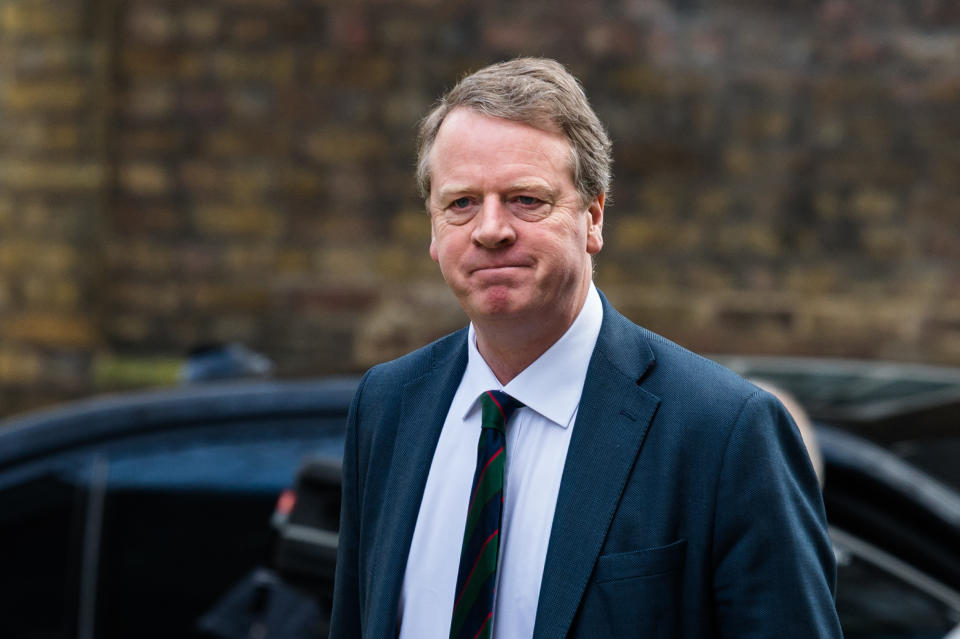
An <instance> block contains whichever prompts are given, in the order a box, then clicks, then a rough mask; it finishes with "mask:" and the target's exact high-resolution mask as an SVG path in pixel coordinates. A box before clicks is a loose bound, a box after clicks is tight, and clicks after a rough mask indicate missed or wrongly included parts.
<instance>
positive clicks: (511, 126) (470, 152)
mask: <svg viewBox="0 0 960 639" xmlns="http://www.w3.org/2000/svg"><path fill="white" fill-rule="evenodd" d="M430 170H431V178H432V182H433V183H434V186H438V185H437V184H436V183H437V182H438V181H444V180H448V179H462V178H463V177H465V175H464V174H465V173H466V174H472V175H473V177H476V174H477V173H478V172H480V173H482V175H483V176H484V177H486V178H494V177H498V176H499V177H503V176H505V175H507V174H518V173H519V174H522V173H524V172H529V173H531V174H536V175H539V176H541V177H544V178H548V177H550V178H553V179H554V180H560V181H564V182H568V183H569V184H570V185H571V186H572V179H573V152H572V149H571V146H570V143H569V141H568V140H567V138H566V136H564V135H563V134H562V133H560V132H556V131H546V130H543V129H540V128H537V127H534V126H532V125H529V124H525V123H523V122H516V121H513V120H506V119H503V118H496V117H492V116H488V115H484V114H482V113H478V112H476V111H473V110H472V109H468V108H464V107H458V108H456V109H454V110H452V111H451V112H450V113H449V114H448V115H447V117H446V118H444V120H443V123H442V124H441V125H440V128H439V130H438V131H437V136H436V139H435V140H434V143H433V147H432V148H431V150H430Z"/></svg>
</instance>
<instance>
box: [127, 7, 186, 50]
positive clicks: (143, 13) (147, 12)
mask: <svg viewBox="0 0 960 639" xmlns="http://www.w3.org/2000/svg"><path fill="white" fill-rule="evenodd" d="M125 14H126V23H125V25H124V27H125V29H124V31H125V35H127V37H129V38H130V39H131V40H133V41H135V42H137V43H141V44H166V43H168V42H171V41H172V40H174V39H175V38H176V37H177V34H178V32H179V21H178V20H177V18H176V16H175V15H174V13H173V11H172V9H171V8H170V7H169V6H165V5H164V4H162V3H159V2H155V3H149V2H134V3H132V4H131V5H130V6H129V8H128V10H127V11H126V12H125Z"/></svg>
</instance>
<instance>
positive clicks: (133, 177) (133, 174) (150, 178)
mask: <svg viewBox="0 0 960 639" xmlns="http://www.w3.org/2000/svg"><path fill="white" fill-rule="evenodd" d="M120 185H121V186H122V187H123V188H124V189H125V190H126V191H127V192H128V193H130V194H132V195H139V196H156V195H162V194H163V193H166V192H167V191H169V190H170V187H171V184H170V175H169V172H168V171H167V169H166V168H164V167H162V166H160V165H158V164H148V163H136V164H127V165H124V166H122V167H121V169H120Z"/></svg>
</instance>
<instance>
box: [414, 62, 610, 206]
mask: <svg viewBox="0 0 960 639" xmlns="http://www.w3.org/2000/svg"><path fill="white" fill-rule="evenodd" d="M457 107H466V108H468V109H473V110H474V111H476V112H478V113H482V114H483V115H488V116H491V117H495V118H502V119H504V120H512V121H514V122H522V123H523V124H529V125H530V126H534V127H536V128H538V129H542V130H545V131H551V132H558V133H562V134H563V135H564V136H565V137H566V138H567V140H568V141H569V142H570V149H571V169H572V171H573V183H574V185H575V186H576V188H577V191H578V192H579V193H580V196H581V198H582V199H583V201H584V202H588V201H589V200H591V199H592V198H594V197H597V196H598V195H600V194H601V193H604V194H606V193H609V191H610V180H611V168H610V167H611V165H612V164H613V158H612V153H611V151H612V145H611V143H610V138H609V136H608V135H607V132H606V130H605V129H604V128H603V125H602V124H601V123H600V119H599V118H598V117H597V114H596V113H594V112H593V109H592V108H591V107H590V103H589V101H588V100H587V96H586V94H585V93H584V92H583V87H582V86H581V85H580V82H579V81H578V80H577V79H576V78H575V77H574V76H573V75H571V74H570V72H569V71H567V70H566V69H565V68H564V67H563V65H562V64H560V63H559V62H557V61H555V60H550V59H547V58H517V59H515V60H510V61H507V62H500V63H497V64H493V65H490V66H488V67H485V68H483V69H480V70H479V71H476V72H474V73H471V74H470V75H468V76H466V77H465V78H463V79H462V80H460V82H458V83H457V85H456V86H455V87H453V89H451V90H450V91H449V92H448V93H447V94H446V95H444V96H443V97H442V98H440V100H439V101H438V103H437V105H436V106H435V107H434V108H433V110H432V111H430V113H429V114H428V115H427V116H426V117H425V118H424V119H423V120H422V121H421V122H420V130H419V135H418V137H417V141H418V152H417V186H419V188H420V195H421V196H422V197H423V198H424V199H426V198H429V197H430V178H431V176H430V150H431V148H432V147H433V143H434V141H435V140H436V138H437V132H438V131H439V130H440V125H441V124H443V120H444V118H446V117H447V115H448V114H449V113H450V112H451V111H452V110H454V109H456V108H457Z"/></svg>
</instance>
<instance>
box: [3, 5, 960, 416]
mask: <svg viewBox="0 0 960 639" xmlns="http://www.w3.org/2000/svg"><path fill="white" fill-rule="evenodd" d="M517 55H543V56H550V57H554V58H557V59H558V60H560V61H561V62H563V63H564V64H565V65H567V67H568V68H569V69H570V70H571V71H572V72H573V73H574V74H576V75H577V76H578V77H579V78H580V79H581V80H582V81H583V84H584V85H585V88H586V91H587V94H588V96H589V97H590V98H591V100H592V103H593V105H594V107H595V109H596V110H597V112H598V114H599V115H600V118H601V120H603V121H604V122H605V124H606V125H607V126H608V128H609V131H610V134H611V136H612V138H613V141H614V155H615V165H614V170H615V179H614V192H613V204H612V206H611V207H609V208H608V210H607V218H606V229H605V238H606V241H607V244H606V246H605V248H604V250H603V252H602V253H601V254H600V256H599V257H598V259H597V260H596V264H597V278H596V281H597V283H598V285H599V286H600V288H601V289H603V290H604V292H605V293H606V294H607V295H608V297H609V298H610V299H611V301H613V303H614V304H615V305H616V306H617V307H618V308H619V309H620V310H621V311H623V312H624V313H625V314H626V315H628V316H629V317H630V318H631V319H633V320H634V321H636V322H638V323H640V324H643V325H645V326H647V327H648V328H651V329H652V330H654V331H657V332H660V333H662V334H664V335H666V336H667V337H669V338H671V339H674V340H676V341H679V342H680V343H682V344H683V345H685V346H688V347H690V348H692V349H694V350H698V351H702V352H726V353H742V354H796V355H820V356H832V357H854V358H868V359H874V358H876V359H888V360H901V361H915V362H928V363H939V364H960V268H958V267H960V179H958V175H960V144H958V143H960V117H958V116H960V64H958V61H960V3H957V2H955V1H953V0H763V1H759V0H739V1H733V0H713V1H711V2H706V1H701V0H672V1H666V0H664V1H657V0H598V1H593V2H583V1H582V0H552V1H551V2H523V3H515V2H503V1H499V0H498V1H485V2H481V1H479V0H469V1H464V0H460V1H457V0H453V1H451V0H447V1H441V0H393V1H387V0H379V1H378V0H370V1H365V2H363V1H358V2H342V1H333V0H205V1H204V2H190V1H188V0H2V2H0V415H6V414H10V413H14V412H18V411H21V410H25V409H27V408H32V407H36V406H40V405H45V404H50V403H54V402H57V401H60V400H63V399H66V398H70V397H78V396H84V395H89V394H93V393H97V392H101V391H107V390H116V389H124V388H132V387H140V386H152V385H158V384H170V383H174V382H175V381H176V379H177V376H178V374H179V371H180V367H181V365H182V364H183V362H184V358H185V356H186V353H188V352H189V351H190V350H191V349H194V348H196V347H197V346H198V345H202V344H209V343H230V342H239V343H242V344H245V345H247V346H249V347H250V348H252V349H254V350H256V351H258V352H260V353H263V354H265V355H266V356H268V357H269V358H270V359H271V360H273V362H274V364H275V366H276V369H275V372H276V374H277V375H279V376H281V377H301V376H314V375H326V374H334V373H353V372H357V371H360V370H362V369H364V368H366V367H368V366H370V365H371V364H373V363H375V362H378V361H382V360H385V359H388V358H391V357H394V356H396V355H398V354H400V353H403V352H406V351H408V350H410V349H412V348H415V347H417V346H420V345H422V344H425V343H426V342H428V341H429V340H431V339H434V338H436V337H438V336H440V335H442V334H444V333H446V332H449V331H450V330H453V329H455V328H458V327H460V326H462V325H463V324H464V323H465V321H466V319H465V316H464V315H463V314H462V312H461V311H460V309H459V307H458V306H457V304H456V302H455V300H454V298H453V296H452V295H451V294H450V293H449V292H448V291H447V289H446V287H445V285H444V283H443V280H442V278H441V277H440V274H439V271H438V269H437V268H436V266H435V265H434V264H433V262H431V261H430V259H429V257H428V255H427V245H428V241H429V225H428V220H427V217H426V213H425V212H424V209H423V204H422V202H421V201H420V200H419V198H418V196H417V194H416V189H415V186H414V180H413V165H414V156H415V148H414V135H415V129H416V125H417V122H418V120H419V118H420V117H421V116H422V115H423V114H424V113H425V112H426V111H427V110H428V108H429V107H430V105H431V103H432V102H433V100H434V99H436V97H438V96H439V95H440V94H441V93H442V92H443V91H444V90H445V89H448V88H450V87H451V86H452V85H453V84H454V83H455V82H456V81H457V79H458V78H460V77H461V76H462V75H464V74H465V73H467V72H469V71H472V70H475V69H477V68H479V67H481V66H484V65H486V64H488V63H491V62H494V61H497V60H502V59H506V58H510V57H514V56H517Z"/></svg>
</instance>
